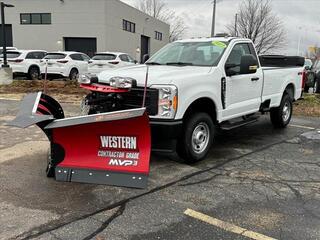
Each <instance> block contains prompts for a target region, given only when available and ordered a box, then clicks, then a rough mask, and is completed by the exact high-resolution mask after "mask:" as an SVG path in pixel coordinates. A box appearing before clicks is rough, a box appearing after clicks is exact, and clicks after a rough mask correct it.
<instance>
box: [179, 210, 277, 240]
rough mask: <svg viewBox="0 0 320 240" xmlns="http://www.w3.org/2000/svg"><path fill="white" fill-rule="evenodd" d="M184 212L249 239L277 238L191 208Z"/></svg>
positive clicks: (270, 239) (268, 239)
mask: <svg viewBox="0 0 320 240" xmlns="http://www.w3.org/2000/svg"><path fill="white" fill-rule="evenodd" d="M184 214H185V215H188V216H189V217H193V218H195V219H198V220H200V221H203V222H205V223H208V224H210V225H213V226H216V227H218V228H221V229H223V230H225V231H228V232H232V233H236V234H239V235H241V236H244V237H248V238H251V239H254V240H277V239H275V238H272V237H268V236H265V235H263V234H260V233H257V232H253V231H250V230H247V229H245V228H242V227H238V226H236V225H233V224H231V223H227V222H224V221H221V220H219V219H217V218H213V217H210V216H208V215H205V214H203V213H200V212H197V211H194V210H192V209H187V210H186V211H185V212H184Z"/></svg>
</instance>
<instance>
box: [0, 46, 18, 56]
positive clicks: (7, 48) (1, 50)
mask: <svg viewBox="0 0 320 240" xmlns="http://www.w3.org/2000/svg"><path fill="white" fill-rule="evenodd" d="M6 50H7V51H12V50H18V48H16V47H6ZM2 52H3V47H0V54H2Z"/></svg>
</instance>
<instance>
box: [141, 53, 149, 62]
mask: <svg viewBox="0 0 320 240" xmlns="http://www.w3.org/2000/svg"><path fill="white" fill-rule="evenodd" d="M149 58H150V56H149V54H145V55H143V57H142V64H143V63H145V62H146V61H148V60H149Z"/></svg>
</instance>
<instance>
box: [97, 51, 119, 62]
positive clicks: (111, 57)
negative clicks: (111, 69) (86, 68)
mask: <svg viewBox="0 0 320 240" xmlns="http://www.w3.org/2000/svg"><path fill="white" fill-rule="evenodd" d="M115 59H116V55H114V54H105V53H104V54H96V55H95V56H93V57H92V60H106V61H109V60H115Z"/></svg>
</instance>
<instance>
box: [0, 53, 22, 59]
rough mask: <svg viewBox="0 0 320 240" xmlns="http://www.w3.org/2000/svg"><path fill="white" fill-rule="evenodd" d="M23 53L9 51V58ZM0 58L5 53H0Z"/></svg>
mask: <svg viewBox="0 0 320 240" xmlns="http://www.w3.org/2000/svg"><path fill="white" fill-rule="evenodd" d="M20 55H21V53H20V52H7V58H8V59H10V58H17V57H19V56H20ZM0 58H3V54H0Z"/></svg>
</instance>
